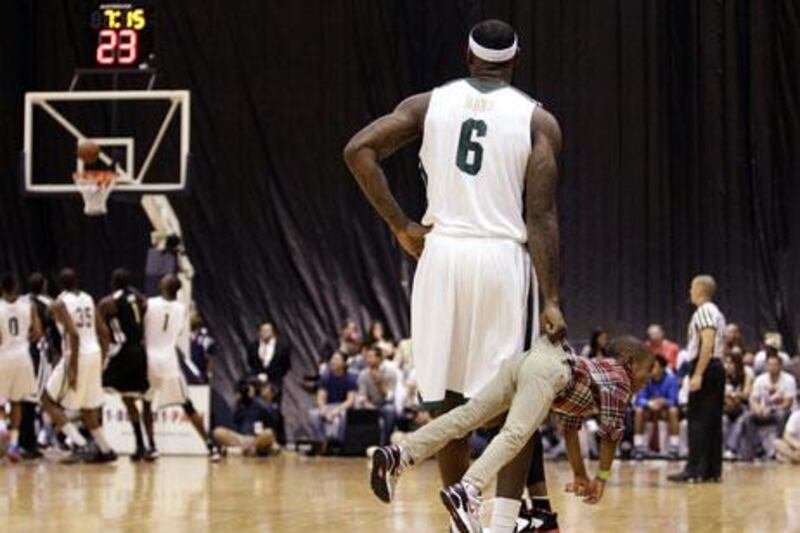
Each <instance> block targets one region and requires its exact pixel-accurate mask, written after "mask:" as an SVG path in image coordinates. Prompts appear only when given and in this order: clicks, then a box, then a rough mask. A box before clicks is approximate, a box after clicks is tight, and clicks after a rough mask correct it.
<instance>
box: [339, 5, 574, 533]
mask: <svg viewBox="0 0 800 533" xmlns="http://www.w3.org/2000/svg"><path fill="white" fill-rule="evenodd" d="M517 42H518V41H517V35H516V33H515V32H514V30H513V28H511V26H509V25H508V24H506V23H504V22H501V21H498V20H487V21H484V22H482V23H480V24H478V25H477V26H475V27H474V28H473V29H472V31H471V32H470V36H469V46H468V51H467V65H468V67H469V71H470V76H469V77H468V78H465V79H460V80H455V81H452V82H450V83H447V84H445V85H443V86H441V87H439V88H437V89H435V90H433V91H432V92H427V93H422V94H417V95H414V96H411V97H410V98H408V99H406V100H404V101H403V102H401V103H400V104H399V105H398V106H397V108H396V109H395V110H394V112H392V113H390V114H389V115H386V116H383V117H381V118H379V119H377V120H376V121H374V122H373V123H372V124H370V125H368V126H367V127H366V128H364V129H363V130H361V131H360V132H359V133H357V134H356V135H355V136H354V137H353V138H352V139H351V140H350V142H349V143H348V145H347V147H346V148H345V152H344V156H345V160H346V162H347V165H348V167H349V168H350V170H351V171H352V173H353V175H354V176H355V178H356V180H357V181H358V183H359V185H360V186H361V188H362V190H363V191H364V193H365V195H366V196H367V198H368V199H369V201H370V202H371V203H372V205H373V206H374V207H375V209H376V210H377V211H378V213H379V214H380V215H381V216H382V217H383V219H384V220H385V221H386V222H387V224H388V225H389V227H390V228H391V230H392V231H393V233H394V234H395V236H396V237H397V239H398V241H399V242H400V245H401V246H402V247H403V248H404V249H405V250H406V251H407V252H408V253H409V254H410V255H412V256H413V257H415V258H419V265H418V267H417V272H416V275H415V279H414V288H413V293H412V302H411V335H412V339H413V345H414V360H415V363H416V366H417V378H418V386H419V392H420V394H421V396H422V399H423V401H424V402H425V403H426V404H427V405H428V406H429V407H433V408H436V409H438V411H439V413H443V412H446V411H448V410H450V409H452V408H454V407H455V406H457V405H459V404H461V403H463V402H464V400H465V398H469V397H471V396H473V395H474V394H475V393H476V392H477V391H478V390H479V389H481V387H483V386H484V385H485V384H486V383H487V382H488V381H489V380H490V379H491V378H492V377H493V376H494V375H495V373H496V371H497V370H498V367H499V366H500V363H501V362H502V361H504V360H506V359H507V358H509V357H511V356H512V355H514V354H516V353H519V352H520V351H522V349H523V344H524V337H525V330H526V324H527V320H526V308H527V302H528V294H529V289H530V287H531V284H532V286H533V291H534V292H533V294H534V295H535V297H534V298H533V303H534V311H533V317H532V318H533V321H534V324H533V328H534V329H533V331H538V312H537V309H538V303H539V302H538V296H539V292H538V291H539V290H540V291H541V297H542V298H543V304H544V308H543V313H542V319H543V328H542V329H543V331H544V332H545V333H546V334H547V335H548V336H549V337H550V338H551V339H552V340H560V339H562V338H563V337H564V336H565V334H566V323H565V321H564V318H563V315H562V313H561V310H560V306H559V294H558V273H559V254H558V220H557V214H556V182H557V168H556V156H557V154H558V152H559V150H560V148H561V132H560V129H559V126H558V123H557V122H556V120H555V118H553V116H552V115H551V114H550V113H548V112H547V111H545V110H544V109H543V108H542V106H541V105H540V104H539V103H538V102H536V101H534V100H532V99H531V98H530V97H528V96H527V95H525V94H523V93H522V92H520V91H518V90H516V89H515V88H513V87H512V86H511V85H510V82H511V78H512V73H513V69H514V64H515V61H516V59H517V55H518V50H519V48H518V45H517ZM420 135H421V136H422V147H421V149H420V153H419V155H420V159H421V163H422V167H423V173H424V176H425V177H426V179H427V197H428V209H427V212H426V213H425V216H424V217H423V220H422V224H418V223H416V222H413V221H411V220H410V219H409V218H408V216H406V214H405V212H404V211H403V209H402V208H401V207H400V206H399V205H398V203H397V201H396V200H395V198H394V196H393V195H392V193H391V191H390V189H389V186H388V183H387V180H386V176H385V175H384V172H383V169H382V168H381V165H380V161H381V160H382V159H385V158H386V157H388V156H390V155H392V154H393V153H395V152H396V151H397V150H399V149H400V148H402V147H403V146H405V145H407V144H409V143H411V142H412V141H414V140H416V139H417V138H419V137H420ZM524 212H527V221H526V219H525V218H524V217H523V213H524ZM531 258H532V260H533V266H534V267H535V274H534V275H533V276H532V272H531V268H530V259H531ZM537 278H538V285H539V287H538V290H537ZM536 438H538V436H537V437H536ZM532 448H533V441H532V442H531V443H530V445H529V446H527V447H526V450H525V451H523V453H522V454H520V457H519V458H518V459H517V460H515V461H513V462H512V463H511V464H509V466H508V467H507V468H506V469H504V471H503V472H502V473H501V475H500V476H499V481H498V491H497V495H498V497H499V498H498V499H497V500H495V505H494V509H495V511H494V515H493V517H492V531H495V532H498V531H513V529H514V527H515V525H516V518H517V513H518V511H519V505H520V503H519V496H520V495H521V492H522V486H523V485H524V483H525V477H526V473H527V467H528V465H529V463H530V455H531V451H530V450H531V449H532ZM437 458H438V461H439V467H440V473H441V476H442V481H443V483H444V484H445V485H449V484H451V483H453V482H455V481H456V480H457V479H459V477H461V476H463V474H464V472H465V471H466V469H467V467H468V465H469V456H468V447H467V442H466V440H465V439H461V440H458V441H453V442H451V443H450V444H449V445H448V446H447V447H445V448H444V450H442V451H441V452H440V453H439V454H438V456H437ZM538 460H541V457H539V458H538Z"/></svg>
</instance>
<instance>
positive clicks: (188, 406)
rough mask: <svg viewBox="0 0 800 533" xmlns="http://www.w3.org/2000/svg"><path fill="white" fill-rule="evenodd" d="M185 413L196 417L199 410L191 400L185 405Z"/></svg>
mask: <svg viewBox="0 0 800 533" xmlns="http://www.w3.org/2000/svg"><path fill="white" fill-rule="evenodd" d="M183 412H184V413H186V415H187V416H194V415H196V414H197V409H195V408H194V404H193V403H192V402H191V400H187V401H186V403H185V404H183Z"/></svg>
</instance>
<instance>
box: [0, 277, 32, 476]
mask: <svg viewBox="0 0 800 533" xmlns="http://www.w3.org/2000/svg"><path fill="white" fill-rule="evenodd" d="M0 292H2V297H1V298H0V409H4V408H5V405H3V404H2V402H3V399H5V401H9V402H11V420H10V422H11V424H10V431H9V432H8V435H6V431H5V428H4V427H3V428H0V436H2V438H3V440H5V438H8V439H9V442H8V445H7V448H6V446H3V443H2V442H0V456H2V455H3V453H5V454H6V457H8V459H9V460H11V461H12V462H17V461H19V460H20V458H21V456H20V451H19V426H20V422H21V420H22V401H23V400H25V399H27V398H29V397H30V396H34V395H35V394H36V373H35V371H34V368H33V361H32V360H31V354H30V351H29V347H30V341H35V340H38V339H39V337H41V335H42V327H41V323H40V322H39V316H38V315H37V314H36V311H35V308H34V306H33V305H32V304H31V301H30V300H29V299H28V298H25V297H21V296H20V295H19V284H18V283H17V280H16V278H14V277H13V276H11V275H8V274H7V275H4V276H3V278H2V280H0Z"/></svg>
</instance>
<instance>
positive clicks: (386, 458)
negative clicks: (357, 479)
mask: <svg viewBox="0 0 800 533" xmlns="http://www.w3.org/2000/svg"><path fill="white" fill-rule="evenodd" d="M402 458H403V450H402V448H400V446H398V445H396V444H392V445H391V446H381V447H380V448H378V449H377V450H375V451H374V452H373V454H372V471H371V473H370V486H372V492H374V493H375V496H377V497H378V498H379V499H380V500H381V501H382V502H386V503H391V502H392V498H394V488H395V486H396V485H397V479H398V478H399V477H400V474H401V473H402V471H403V461H402Z"/></svg>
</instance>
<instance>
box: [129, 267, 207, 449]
mask: <svg viewBox="0 0 800 533" xmlns="http://www.w3.org/2000/svg"><path fill="white" fill-rule="evenodd" d="M180 289H181V282H180V281H179V280H178V278H177V277H176V276H174V275H172V274H168V275H166V276H164V277H163V278H162V279H161V284H160V290H161V296H157V297H155V298H149V299H148V300H147V313H146V314H145V316H144V317H145V318H144V336H145V346H146V348H147V376H148V380H149V381H150V389H149V390H148V392H147V394H146V395H145V403H144V422H145V427H146V429H147V434H148V437H149V440H150V445H151V448H150V450H148V453H147V456H146V459H147V460H154V459H156V458H157V457H158V452H157V451H156V447H155V441H154V440H153V411H152V410H153V407H152V404H153V403H155V404H156V408H161V407H168V406H170V405H180V406H182V407H183V410H184V412H185V413H186V416H187V417H188V418H189V421H190V422H191V424H192V426H194V429H195V431H197V434H198V435H199V436H200V438H201V439H203V442H205V443H206V445H207V446H208V455H209V457H210V458H211V460H212V461H218V460H219V459H220V452H219V448H218V447H217V446H216V445H215V444H214V443H213V442H211V440H209V438H208V434H207V433H206V430H205V428H204V427H203V418H202V417H201V416H200V414H199V413H198V412H197V409H195V407H194V404H193V403H192V400H191V399H190V398H189V392H188V390H187V385H186V379H185V378H184V377H183V373H182V372H181V368H180V364H179V363H178V338H179V337H180V335H181V332H182V330H183V328H184V326H185V324H186V319H187V315H186V313H187V311H186V306H185V305H183V304H182V303H181V302H179V301H178V291H179V290H180Z"/></svg>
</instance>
